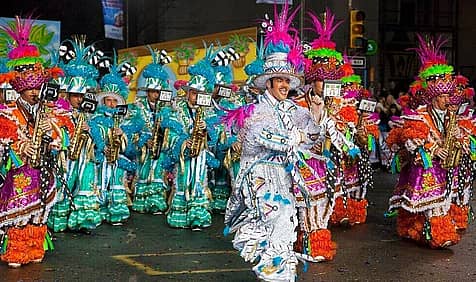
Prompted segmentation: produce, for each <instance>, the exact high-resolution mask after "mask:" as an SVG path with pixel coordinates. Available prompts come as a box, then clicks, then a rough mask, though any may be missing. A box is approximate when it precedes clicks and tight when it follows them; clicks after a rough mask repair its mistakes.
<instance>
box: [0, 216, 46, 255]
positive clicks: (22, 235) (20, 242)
mask: <svg viewBox="0 0 476 282" xmlns="http://www.w3.org/2000/svg"><path fill="white" fill-rule="evenodd" d="M7 235H8V245H7V251H6V253H5V254H4V255H3V256H1V259H2V260H3V261H6V262H14V263H20V264H27V263H29V262H31V261H33V260H38V259H42V258H43V256H44V255H45V251H44V249H43V242H44V240H45V235H46V225H43V226H34V225H27V226H25V227H24V228H16V227H11V228H9V229H8V232H7Z"/></svg>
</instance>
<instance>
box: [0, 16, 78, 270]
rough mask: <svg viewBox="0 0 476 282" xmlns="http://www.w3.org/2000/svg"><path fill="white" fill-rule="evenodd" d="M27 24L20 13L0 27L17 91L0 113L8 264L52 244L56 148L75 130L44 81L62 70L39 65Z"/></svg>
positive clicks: (0, 194)
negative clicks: (6, 41)
mask: <svg viewBox="0 0 476 282" xmlns="http://www.w3.org/2000/svg"><path fill="white" fill-rule="evenodd" d="M32 26H33V21H32V20H31V19H20V18H19V17H17V18H16V20H15V21H14V23H13V24H12V25H9V26H2V30H3V31H4V32H6V33H7V34H8V35H9V36H10V37H11V39H12V42H13V43H14V44H13V49H11V50H10V51H9V53H8V57H9V59H10V61H9V62H8V63H7V66H8V67H9V68H10V69H11V71H10V72H9V73H7V74H5V76H3V78H2V81H6V82H9V83H10V84H11V85H12V86H13V88H14V89H15V91H17V92H18V93H20V97H19V98H18V99H17V100H16V101H14V102H13V103H12V104H8V105H7V108H5V107H4V108H3V109H2V110H1V112H0V118H1V121H0V128H1V129H0V138H1V140H2V152H3V154H5V156H4V157H2V160H4V161H5V162H4V163H3V169H4V171H6V177H5V180H4V182H3V185H2V187H1V189H0V229H1V230H2V231H4V234H3V236H2V237H3V239H2V244H1V246H2V249H1V252H0V253H1V256H0V258H1V260H2V261H5V262H7V263H8V265H9V266H10V267H20V266H21V265H23V264H27V263H30V262H41V261H42V260H43V257H44V254H45V249H52V247H53V246H52V243H51V239H50V238H49V235H48V234H47V227H46V221H47V218H48V214H49V212H50V210H51V208H52V206H53V204H54V202H55V199H56V190H55V187H56V183H55V181H58V180H59V177H60V176H61V175H59V168H58V165H57V159H56V153H57V151H59V150H60V149H61V144H63V142H64V140H65V139H67V138H68V137H67V135H70V134H72V131H73V130H74V126H73V124H72V122H71V120H70V119H69V117H68V116H65V115H63V114H62V113H59V112H58V111H57V110H56V109H55V107H54V103H53V101H54V100H55V99H57V95H58V93H57V91H55V89H54V88H50V87H46V85H45V83H46V82H48V81H49V80H50V79H51V78H52V77H56V76H58V75H59V74H62V71H61V70H60V69H57V68H51V69H46V68H45V67H44V66H43V59H42V58H41V57H40V52H39V50H38V47H37V46H36V45H33V44H32V43H30V42H29V41H28V40H29V35H30V32H31V28H32ZM42 85H43V88H42ZM40 88H42V89H43V91H42V93H41V96H39V95H40ZM62 182H63V183H64V180H63V181H62Z"/></svg>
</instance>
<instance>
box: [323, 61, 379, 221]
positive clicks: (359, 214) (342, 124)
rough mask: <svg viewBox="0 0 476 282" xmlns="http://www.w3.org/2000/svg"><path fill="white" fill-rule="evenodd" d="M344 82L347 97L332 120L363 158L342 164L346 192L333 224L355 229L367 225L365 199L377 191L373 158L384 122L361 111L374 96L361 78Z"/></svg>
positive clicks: (353, 76) (349, 77)
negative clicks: (371, 191) (345, 225)
mask: <svg viewBox="0 0 476 282" xmlns="http://www.w3.org/2000/svg"><path fill="white" fill-rule="evenodd" d="M350 69H351V68H350ZM352 72H353V71H352ZM341 82H342V94H343V96H342V97H341V98H339V99H337V100H339V101H338V102H336V101H334V104H335V105H336V112H335V113H333V114H332V116H333V118H334V120H335V121H336V126H337V129H338V130H339V131H340V132H342V133H343V134H344V135H345V137H346V138H347V140H348V141H350V142H352V143H354V144H355V145H356V146H358V147H359V150H360V152H361V154H360V156H359V158H352V157H350V156H344V158H343V160H342V172H343V178H342V182H341V187H343V189H342V194H341V195H339V197H338V198H337V199H336V206H335V208H334V213H333V214H332V217H331V219H330V221H331V223H332V224H336V225H338V224H342V223H344V222H347V223H348V224H350V225H354V224H359V223H364V222H365V221H366V219H367V206H368V202H367V199H366V198H365V197H366V194H367V191H368V189H371V188H373V169H372V166H371V163H370V157H369V155H370V153H371V152H373V151H375V150H376V140H378V139H379V129H378V123H379V122H380V121H379V118H378V116H377V115H376V114H374V113H373V112H371V111H366V110H365V109H363V107H360V104H361V103H364V102H365V101H366V100H367V99H369V98H370V93H369V92H368V91H367V90H366V89H365V88H364V87H363V86H362V85H361V78H360V76H358V75H356V74H353V73H350V74H349V75H346V76H344V77H342V78H341ZM362 100H364V101H362ZM357 107H359V109H357ZM344 187H345V188H344Z"/></svg>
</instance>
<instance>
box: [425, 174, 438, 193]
mask: <svg viewBox="0 0 476 282" xmlns="http://www.w3.org/2000/svg"><path fill="white" fill-rule="evenodd" d="M435 185H436V181H435V177H434V176H433V174H432V173H431V172H428V173H424V174H423V184H422V186H423V191H429V190H431V189H432V188H433V187H435Z"/></svg>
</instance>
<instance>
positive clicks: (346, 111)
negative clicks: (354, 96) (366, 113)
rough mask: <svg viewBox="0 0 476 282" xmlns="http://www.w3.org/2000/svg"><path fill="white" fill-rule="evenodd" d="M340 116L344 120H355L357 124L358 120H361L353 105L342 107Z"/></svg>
mask: <svg viewBox="0 0 476 282" xmlns="http://www.w3.org/2000/svg"><path fill="white" fill-rule="evenodd" d="M338 116H340V117H341V119H342V120H343V121H345V122H353V123H354V124H357V121H358V120H359V116H358V114H357V111H356V110H355V107H352V106H345V107H343V108H341V109H340V111H339V113H338Z"/></svg>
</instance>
